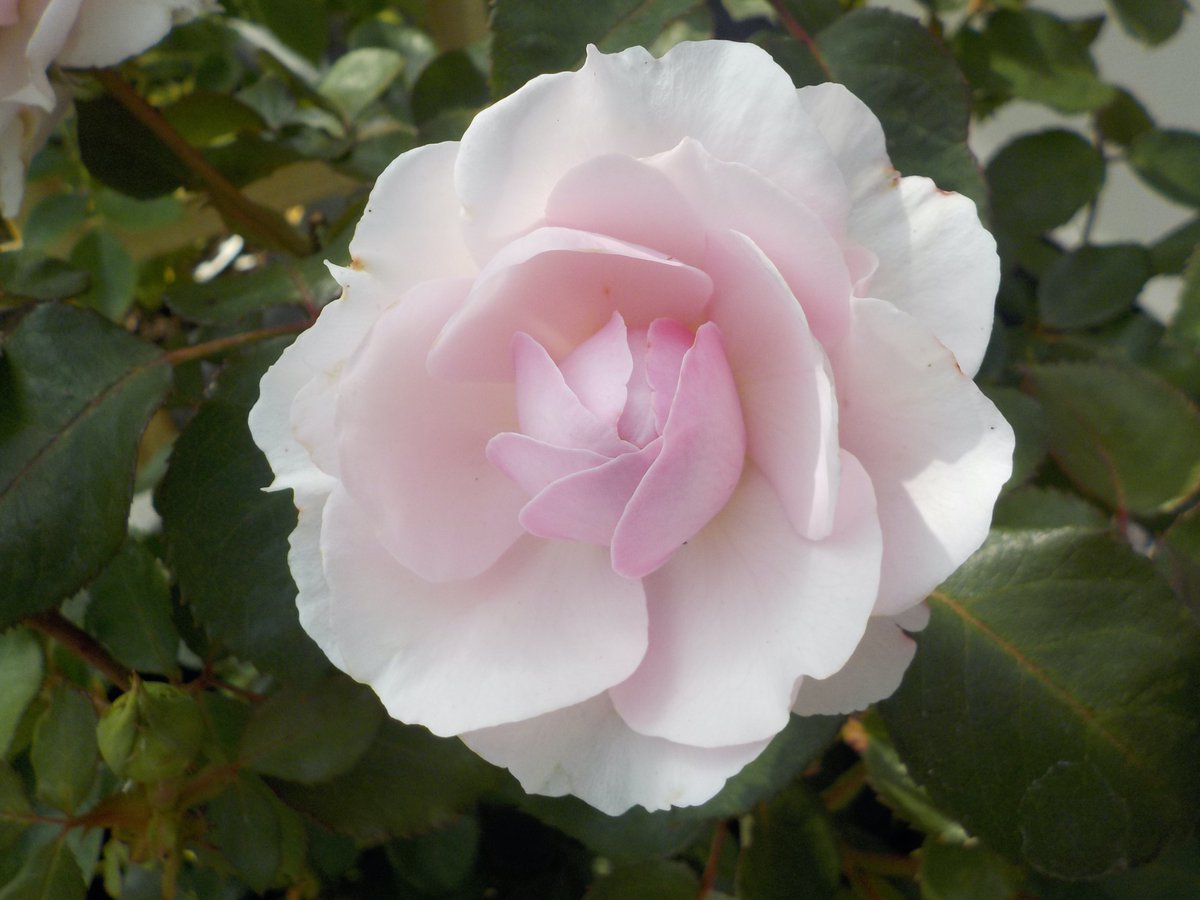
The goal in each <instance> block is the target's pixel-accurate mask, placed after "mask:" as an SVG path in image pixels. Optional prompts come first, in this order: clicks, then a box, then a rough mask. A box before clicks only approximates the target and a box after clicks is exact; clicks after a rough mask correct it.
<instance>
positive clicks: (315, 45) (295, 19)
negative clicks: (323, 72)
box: [254, 0, 329, 62]
mask: <svg viewBox="0 0 1200 900" xmlns="http://www.w3.org/2000/svg"><path fill="white" fill-rule="evenodd" d="M254 10H255V12H256V13H257V14H258V15H257V16H256V18H259V19H261V21H262V22H263V24H264V25H266V26H267V27H268V28H269V29H271V32H272V33H273V34H274V35H275V36H276V37H277V38H279V39H280V40H281V41H283V42H284V43H285V44H287V45H288V46H289V47H291V48H292V49H293V50H296V51H297V52H299V53H300V54H302V55H303V56H305V57H307V58H308V59H310V60H312V61H313V62H316V61H317V60H319V59H320V58H321V54H322V53H324V52H325V46H326V44H327V43H328V41H329V25H328V12H327V3H326V0H288V2H286V3H279V2H271V0H267V2H265V3H255V4H254Z"/></svg>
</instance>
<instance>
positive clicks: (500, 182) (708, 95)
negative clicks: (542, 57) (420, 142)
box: [455, 41, 846, 259]
mask: <svg viewBox="0 0 1200 900" xmlns="http://www.w3.org/2000/svg"><path fill="white" fill-rule="evenodd" d="M689 136H690V137H693V138H695V139H696V140H697V141H699V142H700V143H701V144H703V145H704V147H705V148H706V149H707V150H708V151H709V152H710V153H711V154H713V155H714V156H716V157H717V158H719V159H725V160H736V161H739V162H743V163H745V164H746V165H748V166H750V167H751V168H754V169H757V170H758V171H760V172H762V173H763V174H764V175H766V176H767V177H768V178H769V179H770V180H771V181H773V182H775V183H776V184H778V185H779V186H780V187H782V188H783V189H784V190H785V191H787V192H788V193H789V194H791V195H792V196H794V197H796V198H797V199H799V200H801V201H802V202H804V203H805V204H806V205H807V206H809V207H810V208H811V209H813V210H815V211H816V212H817V213H818V214H819V215H821V217H822V218H823V219H825V220H826V221H828V222H830V223H831V224H834V225H836V226H837V227H839V228H840V227H841V223H842V222H843V221H844V218H845V211H846V196H845V194H844V190H843V187H842V185H841V179H840V177H839V173H838V169H837V166H836V164H835V163H834V161H833V159H832V157H831V155H830V153H829V148H828V146H827V145H826V143H825V141H824V139H823V138H822V137H821V136H820V133H819V132H818V131H817V130H816V128H815V126H814V125H813V124H812V122H811V121H810V120H809V118H808V116H807V115H806V114H805V112H804V110H803V109H802V108H801V106H800V104H798V103H797V102H796V91H795V87H794V86H793V84H792V81H791V79H790V78H788V76H787V75H786V74H785V73H784V72H783V70H782V69H780V68H779V67H778V66H777V65H776V64H775V62H774V61H773V60H772V59H771V57H770V56H768V55H767V53H766V52H764V51H763V50H761V49H759V48H758V47H755V46H753V45H751V44H731V43H725V42H722V41H704V42H701V43H684V44H679V45H677V46H676V47H674V48H672V49H671V50H670V51H668V52H667V53H666V54H665V55H664V56H663V57H662V59H659V60H656V59H654V58H653V57H652V56H650V54H649V53H647V52H646V51H645V50H643V49H642V48H640V47H634V48H631V49H629V50H625V51H623V52H621V53H616V54H612V55H603V54H601V53H599V52H598V51H596V50H595V48H590V49H589V51H588V58H587V61H586V62H585V63H584V66H583V68H582V69H581V70H580V71H579V72H564V73H560V74H557V75H546V76H542V77H539V78H536V79H534V80H533V81H531V82H530V83H529V84H527V85H526V86H525V87H523V88H522V89H521V90H519V91H517V92H516V93H515V94H513V95H511V96H510V97H508V98H506V99H504V100H501V101H500V102H499V103H497V104H495V105H494V106H492V107H491V108H490V109H487V110H484V111H483V112H482V113H480V114H479V115H478V116H476V117H475V121H474V122H472V123H471V126H470V128H468V129H467V132H466V134H465V135H464V136H463V149H462V153H461V156H460V164H459V166H458V169H457V172H456V174H455V180H456V183H457V185H458V188H459V194H460V196H461V197H462V198H463V203H464V205H465V206H466V208H467V214H468V216H469V217H470V226H469V228H470V235H471V241H472V246H473V247H475V249H476V254H477V257H478V258H480V259H486V258H488V257H489V256H491V254H492V253H493V252H494V251H495V248H496V247H498V246H501V245H503V244H504V243H506V242H508V241H510V240H512V238H513V237H514V236H516V235H519V234H523V233H525V232H526V231H528V230H529V229H530V228H533V227H535V226H536V225H537V224H539V223H540V222H541V221H542V215H543V211H544V210H545V208H546V199H547V197H549V196H550V193H551V191H552V189H553V187H554V185H555V184H556V183H557V182H558V180H559V179H560V178H562V177H563V175H564V174H565V173H567V172H569V171H570V170H571V169H573V168H574V167H575V166H577V165H579V164H580V163H581V162H583V161H584V160H587V159H591V158H593V157H596V156H601V155H604V154H609V153H619V154H622V155H625V156H633V157H645V156H652V155H654V154H655V153H661V152H663V151H664V150H670V149H671V148H672V147H674V146H675V145H676V144H678V143H679V142H680V141H681V140H682V139H683V138H684V137H689Z"/></svg>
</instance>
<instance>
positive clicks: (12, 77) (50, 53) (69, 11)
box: [0, 0, 81, 112]
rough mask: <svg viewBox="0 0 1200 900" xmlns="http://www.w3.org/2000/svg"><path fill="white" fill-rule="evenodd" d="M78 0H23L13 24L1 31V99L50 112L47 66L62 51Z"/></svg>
mask: <svg viewBox="0 0 1200 900" xmlns="http://www.w3.org/2000/svg"><path fill="white" fill-rule="evenodd" d="M80 3H81V0H32V2H29V0H26V2H25V3H23V4H22V10H21V16H20V19H19V21H18V22H17V24H16V25H13V26H10V27H8V28H5V29H4V30H2V31H0V61H2V62H3V65H0V100H4V101H9V102H12V103H25V104H28V105H30V106H36V107H39V108H40V109H43V110H45V111H46V112H49V111H50V110H52V109H53V108H54V101H55V97H54V89H53V88H52V87H51V86H50V81H49V79H48V78H47V77H46V70H47V69H48V68H49V67H50V64H51V63H53V62H54V60H55V58H56V57H57V56H58V54H59V53H60V52H61V51H62V48H63V44H64V43H66V41H67V38H68V36H69V35H70V33H71V28H72V26H73V25H74V24H75V18H76V16H77V15H78V14H79V6H80Z"/></svg>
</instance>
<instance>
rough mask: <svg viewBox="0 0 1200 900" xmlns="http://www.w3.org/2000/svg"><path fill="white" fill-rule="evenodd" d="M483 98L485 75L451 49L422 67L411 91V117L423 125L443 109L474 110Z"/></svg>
mask: <svg viewBox="0 0 1200 900" xmlns="http://www.w3.org/2000/svg"><path fill="white" fill-rule="evenodd" d="M487 102H488V86H487V79H486V78H484V75H483V73H482V72H480V71H479V69H477V68H476V67H475V63H473V62H472V61H471V57H470V56H468V55H467V54H466V53H464V52H463V51H462V50H454V51H452V52H450V53H443V54H442V55H441V56H439V57H437V59H435V60H433V62H431V63H430V64H429V65H428V66H426V67H425V69H424V70H422V72H421V77H420V78H418V79H417V83H416V84H415V85H414V86H413V91H412V114H413V120H414V121H415V122H416V123H417V124H418V125H423V124H424V123H426V122H428V121H429V120H430V119H432V118H433V117H434V116H436V115H438V114H439V113H441V112H444V111H446V110H451V109H470V110H476V109H479V108H480V107H481V106H485V105H486V104H487Z"/></svg>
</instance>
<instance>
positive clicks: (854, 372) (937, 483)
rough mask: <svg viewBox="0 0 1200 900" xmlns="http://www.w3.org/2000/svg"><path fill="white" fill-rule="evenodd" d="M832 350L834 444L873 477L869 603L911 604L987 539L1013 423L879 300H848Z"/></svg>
mask: <svg viewBox="0 0 1200 900" xmlns="http://www.w3.org/2000/svg"><path fill="white" fill-rule="evenodd" d="M854 311H855V319H854V326H853V328H852V329H851V332H850V335H849V337H847V339H846V341H845V342H844V343H843V344H842V345H841V346H839V347H838V348H837V349H836V350H835V351H834V353H833V354H832V361H833V370H834V373H835V379H836V383H837V389H838V397H839V401H840V407H841V427H840V430H841V438H842V446H843V447H845V448H846V449H847V450H849V451H850V452H851V453H853V454H854V455H855V456H857V457H858V458H859V460H861V462H862V464H863V466H864V467H865V468H866V470H867V472H868V473H869V474H870V476H871V482H872V483H873V484H874V485H875V496H876V499H877V500H878V503H879V521H880V524H881V525H882V526H883V581H882V584H881V585H880V591H879V603H878V605H877V607H876V609H875V612H876V613H878V614H881V615H894V614H896V613H899V612H901V611H902V610H905V609H907V608H908V607H910V606H912V605H914V604H916V603H918V602H920V601H921V600H922V599H924V597H925V596H926V595H927V594H928V593H929V592H930V591H932V590H933V589H934V588H935V587H937V585H938V584H939V583H940V582H941V581H942V579H944V578H945V577H946V576H947V575H949V574H950V573H951V572H953V571H954V570H955V569H957V568H958V567H959V566H960V565H962V563H963V562H964V561H965V560H966V558H967V557H968V556H970V555H971V554H972V553H973V552H975V550H976V549H977V548H978V547H979V545H980V544H981V543H982V542H983V539H984V538H985V537H986V536H987V532H988V525H989V523H990V522H991V518H992V506H993V504H994V503H995V502H996V497H997V496H998V494H999V493H1000V486H1001V485H1002V484H1004V482H1005V481H1006V480H1007V479H1008V476H1009V474H1010V473H1011V471H1012V451H1013V432H1012V428H1011V427H1009V425H1008V423H1007V422H1006V421H1004V418H1003V417H1002V416H1001V415H1000V413H999V412H997V411H996V407H995V406H993V405H992V402H991V401H990V400H988V399H987V397H985V396H984V395H983V394H982V393H981V392H980V391H979V389H978V388H977V387H975V385H974V383H972V381H971V379H970V378H968V377H967V376H966V375H964V374H963V372H962V370H961V369H960V368H959V367H958V364H957V362H956V361H955V358H954V355H953V354H952V353H950V351H948V350H947V349H946V348H945V347H944V346H942V344H940V343H939V342H938V341H937V340H936V338H934V337H933V336H932V335H931V334H930V333H929V331H928V330H927V329H926V328H925V327H924V325H923V324H922V323H920V322H918V321H917V320H916V319H914V318H913V317H912V316H910V315H908V314H906V313H904V312H901V311H900V310H898V309H896V308H894V307H893V306H891V305H890V304H887V303H884V302H882V301H880V300H872V299H858V300H855V301H854Z"/></svg>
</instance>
